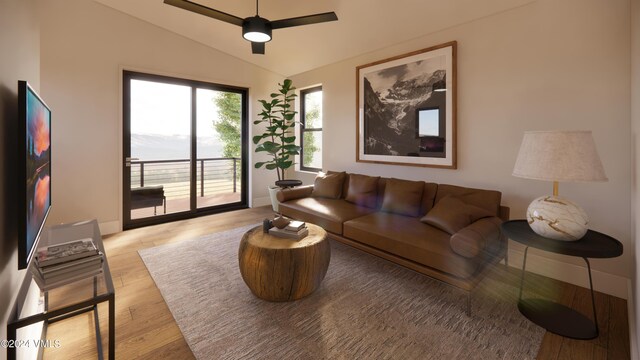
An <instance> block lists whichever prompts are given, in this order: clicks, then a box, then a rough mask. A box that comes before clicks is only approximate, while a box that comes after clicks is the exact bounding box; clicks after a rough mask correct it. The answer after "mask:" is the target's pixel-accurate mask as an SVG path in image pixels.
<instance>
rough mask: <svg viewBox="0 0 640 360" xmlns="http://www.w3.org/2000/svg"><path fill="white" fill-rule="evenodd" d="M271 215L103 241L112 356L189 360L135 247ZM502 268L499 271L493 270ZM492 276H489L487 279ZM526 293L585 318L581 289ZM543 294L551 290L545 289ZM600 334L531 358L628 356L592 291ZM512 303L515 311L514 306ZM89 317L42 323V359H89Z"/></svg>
mask: <svg viewBox="0 0 640 360" xmlns="http://www.w3.org/2000/svg"><path fill="white" fill-rule="evenodd" d="M271 215H272V211H271V209H270V207H258V208H253V209H246V210H239V211H233V212H229V213H224V214H217V215H211V216H206V217H200V218H196V219H190V220H184V221H178V222H173V223H169V224H162V225H156V226H149V227H145V228H140V229H134V230H128V231H125V232H122V233H118V234H114V235H110V236H106V237H105V239H104V244H105V249H106V252H107V256H108V260H109V266H110V267H111V273H112V276H113V280H114V285H115V288H116V358H117V359H193V358H194V357H193V354H192V353H191V351H190V350H189V347H188V346H187V343H186V342H185V340H184V338H183V337H182V334H181V333H180V330H179V329H178V326H177V325H176V323H175V321H174V320H173V317H172V315H171V312H169V309H168V308H167V305H166V304H165V302H164V300H163V299H162V295H160V291H159V290H158V288H157V287H156V286H155V283H154V282H153V279H152V278H151V276H150V275H149V272H148V271H147V268H146V267H145V266H144V263H143V262H142V260H141V259H140V256H139V255H138V250H140V249H144V248H149V247H154V246H158V245H162V244H167V243H172V242H179V241H183V240H188V239H193V238H196V237H199V236H202V235H205V234H209V233H213V232H219V231H224V230H229V229H232V228H235V227H239V226H243V225H249V224H254V223H259V222H261V221H262V219H264V218H265V217H269V216H271ZM500 269H502V270H500ZM500 269H498V271H495V272H493V273H494V274H498V275H495V276H501V277H503V278H504V279H505V281H517V280H518V279H519V271H518V270H517V269H513V268H510V269H509V270H508V271H504V267H500ZM492 276H494V275H492ZM527 276H528V279H529V280H528V281H531V283H533V284H534V285H533V286H534V288H536V289H542V290H541V292H542V293H543V294H544V295H548V296H550V297H555V299H556V301H559V302H561V303H564V304H566V305H571V306H573V307H574V308H577V309H579V310H580V311H582V312H584V313H586V314H589V313H590V309H591V308H590V306H591V303H590V297H589V294H588V290H587V289H584V288H580V287H577V286H574V285H570V284H566V283H561V282H559V281H556V280H552V279H548V278H544V277H541V276H536V275H527ZM544 289H553V291H546V293H545V290H544ZM596 304H597V312H598V321H599V323H600V333H601V335H600V336H599V337H598V338H597V339H594V340H590V341H578V340H571V339H566V338H562V337H560V336H557V335H554V334H551V333H546V334H545V336H544V339H543V340H542V344H541V347H540V352H539V354H538V359H554V360H555V359H580V360H586V359H612V360H613V359H615V360H618V359H629V358H630V356H629V353H630V351H629V330H628V320H627V303H626V301H625V300H623V299H619V298H616V297H612V296H609V295H606V294H602V293H597V294H596ZM514 306H516V305H515V304H514ZM99 312H100V324H101V325H102V336H103V344H104V345H103V346H104V347H105V351H106V346H107V339H106V337H107V328H106V324H107V316H106V315H107V307H106V305H101V306H100V308H99ZM93 326H94V325H93V316H92V315H91V313H86V314H82V315H78V316H76V317H73V318H70V319H67V320H63V321H60V322H58V323H55V324H52V325H50V326H49V329H48V333H47V338H48V339H52V340H60V342H61V344H62V346H61V348H59V349H55V348H49V349H46V350H45V353H44V358H45V359H46V360H49V359H65V360H67V359H95V358H96V344H95V333H94V331H93Z"/></svg>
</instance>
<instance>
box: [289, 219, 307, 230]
mask: <svg viewBox="0 0 640 360" xmlns="http://www.w3.org/2000/svg"><path fill="white" fill-rule="evenodd" d="M306 226H307V225H306V224H305V223H304V221H298V220H291V221H290V222H289V224H288V225H287V227H285V229H286V230H289V231H300V230H302V229H304V228H305V227H306Z"/></svg>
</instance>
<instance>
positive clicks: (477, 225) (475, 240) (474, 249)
mask: <svg viewBox="0 0 640 360" xmlns="http://www.w3.org/2000/svg"><path fill="white" fill-rule="evenodd" d="M501 224H502V220H501V219H500V218H498V217H495V216H492V217H488V218H483V219H480V220H478V221H476V222H474V223H472V224H470V225H468V226H467V227H465V228H462V229H461V230H459V231H458V232H457V233H455V234H453V235H451V240H450V245H451V249H452V250H453V251H454V252H455V253H456V254H458V255H460V256H464V257H466V258H475V257H477V256H478V255H481V254H482V253H484V252H491V253H494V254H495V253H498V252H499V249H500V246H502V245H501V243H506V237H505V236H504V235H503V234H502V231H501V230H500V225H501Z"/></svg>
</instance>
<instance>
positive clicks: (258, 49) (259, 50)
mask: <svg viewBox="0 0 640 360" xmlns="http://www.w3.org/2000/svg"><path fill="white" fill-rule="evenodd" d="M264 44H265V43H260V42H252V43H251V52H252V53H253V54H263V55H264Z"/></svg>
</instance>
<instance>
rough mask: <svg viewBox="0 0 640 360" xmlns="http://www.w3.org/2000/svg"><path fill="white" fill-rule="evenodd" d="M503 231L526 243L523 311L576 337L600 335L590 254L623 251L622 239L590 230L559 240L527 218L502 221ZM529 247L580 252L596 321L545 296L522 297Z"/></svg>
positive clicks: (602, 255)
mask: <svg viewBox="0 0 640 360" xmlns="http://www.w3.org/2000/svg"><path fill="white" fill-rule="evenodd" d="M502 231H503V232H504V233H505V234H506V235H507V237H509V238H510V239H512V240H514V241H517V242H519V243H521V244H523V245H525V246H526V248H525V250H524V261H523V263H522V274H521V276H520V295H519V297H518V309H519V310H520V313H522V315H524V316H525V317H526V318H527V319H529V320H531V321H532V322H534V323H535V324H537V325H539V326H541V327H543V328H545V329H547V330H548V331H550V332H552V333H554V334H558V335H562V336H566V337H569V338H573V339H580V340H587V339H593V338H596V337H598V334H599V330H598V319H597V317H596V303H595V298H594V295H593V281H592V280H591V265H590V264H589V260H588V258H613V257H617V256H620V255H622V251H623V248H622V243H620V241H618V240H616V239H614V238H612V237H610V236H607V235H605V234H602V233H599V232H597V231H593V230H589V231H587V234H586V235H585V236H584V237H583V238H582V239H580V240H577V241H560V240H553V239H549V238H545V237H542V236H540V235H538V234H536V233H535V232H534V231H533V230H531V227H529V224H528V223H527V221H526V220H511V221H507V222H504V223H503V224H502ZM529 247H534V248H536V249H540V250H545V251H550V252H553V253H556V254H563V255H569V256H577V257H581V258H583V259H584V261H585V262H586V263H587V271H588V273H589V288H590V290H591V304H592V307H593V321H591V319H589V318H588V317H586V316H585V315H583V314H581V313H579V312H577V311H576V310H574V309H572V308H569V307H567V306H564V305H562V304H558V303H555V302H553V301H549V300H545V299H523V298H522V289H523V286H524V274H525V267H526V266H527V251H528V250H529Z"/></svg>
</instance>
